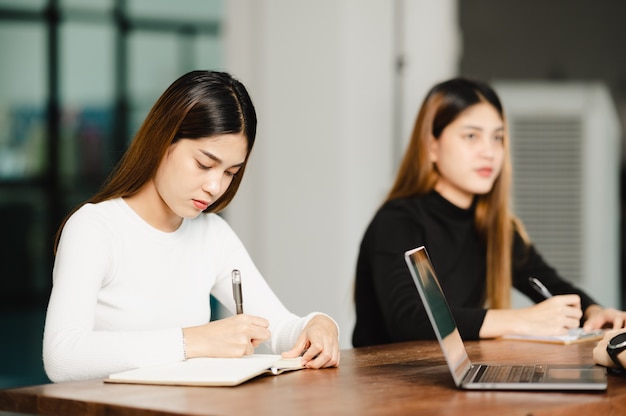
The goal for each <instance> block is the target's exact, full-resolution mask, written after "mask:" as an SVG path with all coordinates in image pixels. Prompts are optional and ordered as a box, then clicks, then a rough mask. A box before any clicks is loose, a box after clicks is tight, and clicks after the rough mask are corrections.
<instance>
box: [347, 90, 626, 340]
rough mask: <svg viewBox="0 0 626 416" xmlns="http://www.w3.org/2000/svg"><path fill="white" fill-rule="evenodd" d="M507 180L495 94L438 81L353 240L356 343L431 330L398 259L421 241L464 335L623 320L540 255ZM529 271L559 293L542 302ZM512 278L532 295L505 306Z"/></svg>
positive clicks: (546, 330) (556, 330) (547, 331)
mask: <svg viewBox="0 0 626 416" xmlns="http://www.w3.org/2000/svg"><path fill="white" fill-rule="evenodd" d="M510 183H511V163H510V159H509V140H508V134H507V131H506V120H505V117H504V113H503V109H502V106H501V104H500V100H499V98H498V96H497V95H496V93H495V92H494V91H493V90H492V89H491V88H490V87H489V86H488V85H486V84H484V83H481V82H476V81H470V80H467V79H463V78H456V79H452V80H449V81H446V82H442V83H440V84H437V85H435V86H434V87H433V88H432V89H431V91H430V92H429V93H428V95H427V96H426V98H425V100H424V103H423V104H422V107H421V109H420V111H419V113H418V116H417V119H416V122H415V126H414V129H413V134H412V137H411V141H410V143H409V146H408V148H407V151H406V153H405V155H404V159H403V161H402V163H401V166H400V169H399V172H398V175H397V177H396V180H395V183H394V185H393V188H392V189H391V191H390V192H389V195H388V197H387V199H386V201H385V203H384V204H383V205H382V207H381V208H380V209H379V210H378V212H377V213H376V215H375V216H374V218H373V220H372V222H371V223H370V225H369V227H368V228H367V231H366V232H365V235H364V237H363V240H362V243H361V247H360V253H359V258H358V262H357V273H356V286H355V302H356V318H357V319H356V326H355V328H354V333H353V337H352V343H353V345H354V346H355V347H359V346H366V345H374V344H382V343H388V342H397V341H406V340H413V339H431V338H434V333H433V331H432V327H431V325H430V321H429V320H428V318H427V316H426V312H425V310H424V307H423V305H422V303H421V300H420V299H419V296H418V295H417V291H416V289H415V285H414V283H413V280H412V278H411V276H410V273H409V269H408V268H407V266H406V263H405V261H404V252H405V251H407V250H409V249H412V248H415V247H417V246H420V245H424V246H426V248H427V249H428V252H429V255H430V257H431V260H432V262H433V265H434V267H435V270H436V272H437V276H438V278H439V281H440V284H441V286H442V289H443V291H444V293H445V294H446V298H447V300H448V302H449V304H450V307H451V309H452V313H453V315H454V318H455V320H456V322H457V325H458V327H459V331H460V333H461V336H462V337H463V338H465V339H479V338H491V337H497V336H501V335H507V334H535V335H559V334H564V333H566V332H567V330H568V329H569V328H575V327H578V326H580V325H581V324H582V325H584V328H585V329H586V330H591V329H597V328H601V327H603V326H611V327H614V328H622V327H623V326H624V321H625V319H626V313H624V312H622V311H618V310H616V309H613V308H602V307H601V306H599V305H598V304H597V302H595V301H594V300H593V299H592V298H591V297H589V296H588V295H587V294H585V293H584V292H583V291H581V290H580V289H577V288H576V287H574V286H572V285H571V284H570V283H568V282H566V281H564V280H563V279H562V278H561V277H560V276H559V275H558V274H557V272H556V270H554V269H553V268H552V267H550V266H549V265H548V264H547V263H546V262H545V261H544V260H543V259H542V257H541V256H540V255H539V253H538V252H537V251H536V250H535V248H534V246H533V245H532V244H531V242H530V240H529V238H528V236H527V235H526V232H525V230H524V227H523V225H522V224H521V222H520V221H519V219H518V218H516V217H515V216H514V214H513V213H512V212H511V209H510V206H509V193H510ZM529 276H534V277H536V278H538V279H539V280H541V282H542V283H543V284H544V285H545V286H546V287H547V288H548V290H549V291H550V292H551V293H553V294H555V295H557V296H554V297H552V298H550V299H547V300H545V299H544V298H543V297H542V296H541V295H540V294H539V293H537V292H535V291H534V290H533V289H532V288H531V286H530V285H529V283H528V277H529ZM511 287H515V288H517V289H518V290H520V291H521V292H522V293H524V294H525V295H527V296H528V297H530V298H531V299H532V300H533V301H534V302H537V303H536V304H535V305H533V306H530V307H527V308H521V309H511V299H510V298H511Z"/></svg>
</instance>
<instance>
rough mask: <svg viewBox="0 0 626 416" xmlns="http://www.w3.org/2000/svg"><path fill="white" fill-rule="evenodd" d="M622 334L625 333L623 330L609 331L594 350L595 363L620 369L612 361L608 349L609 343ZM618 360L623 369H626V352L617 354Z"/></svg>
mask: <svg viewBox="0 0 626 416" xmlns="http://www.w3.org/2000/svg"><path fill="white" fill-rule="evenodd" d="M621 333H624V330H623V329H617V330H612V331H607V332H606V333H605V334H604V337H603V338H602V339H601V340H600V341H598V344H596V346H595V347H594V349H593V361H594V362H595V363H596V364H599V365H602V366H604V367H609V368H619V366H618V365H617V363H616V362H614V361H613V360H612V359H611V357H610V356H609V354H608V352H607V350H606V349H607V345H608V343H609V341H610V340H611V339H613V337H615V336H616V335H619V334H621ZM617 360H618V361H619V362H620V363H621V367H622V368H626V350H625V351H622V352H620V353H619V354H617Z"/></svg>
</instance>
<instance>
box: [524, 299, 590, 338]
mask: <svg viewBox="0 0 626 416" xmlns="http://www.w3.org/2000/svg"><path fill="white" fill-rule="evenodd" d="M519 313H520V316H519V318H520V319H521V322H522V324H521V325H520V327H519V328H520V329H521V333H520V334H521V335H548V336H551V335H564V334H566V333H567V331H568V330H569V329H571V328H578V327H579V326H580V320H581V318H582V316H583V311H582V309H581V306H580V296H578V295H558V296H553V297H551V298H549V299H546V300H544V301H543V302H540V303H538V304H536V305H533V306H529V307H527V308H522V309H519Z"/></svg>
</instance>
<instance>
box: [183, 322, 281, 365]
mask: <svg viewBox="0 0 626 416" xmlns="http://www.w3.org/2000/svg"><path fill="white" fill-rule="evenodd" d="M268 327H269V322H268V320H267V319H265V318H261V317H259V316H253V315H246V314H240V315H235V316H231V317H228V318H224V319H219V320H217V321H213V322H209V323H207V324H204V325H199V326H193V327H187V328H183V336H184V337H185V347H186V356H187V358H194V357H243V356H244V355H250V354H252V353H253V352H254V349H255V348H256V347H257V346H258V345H259V344H261V343H263V342H264V341H266V340H268V339H269V337H270V335H271V334H270V331H269V329H268Z"/></svg>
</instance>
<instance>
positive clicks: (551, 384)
mask: <svg viewBox="0 0 626 416" xmlns="http://www.w3.org/2000/svg"><path fill="white" fill-rule="evenodd" d="M404 257H405V260H406V262H407V265H408V267H409V270H410V271H411V276H413V280H414V282H415V286H416V287H417V291H418V293H419V296H420V297H421V299H422V302H423V303H424V308H425V309H426V312H427V313H428V318H429V319H430V322H431V324H432V326H433V330H434V332H435V335H436V336H437V340H438V341H439V345H440V346H441V349H442V351H443V355H444V356H445V358H446V362H447V364H448V367H449V369H450V373H451V374H452V378H454V382H455V384H456V385H457V387H459V388H461V389H471V390H588V391H603V390H606V387H607V372H606V369H605V368H604V367H600V366H597V365H593V364H589V365H585V364H569V365H559V364H547V363H534V364H531V363H529V364H530V365H518V364H511V365H506V364H497V365H495V364H477V363H472V362H471V361H470V359H469V356H468V354H467V350H466V349H465V346H464V344H463V340H462V339H461V335H460V334H459V330H458V328H457V326H456V322H455V321H454V317H453V316H452V312H451V311H450V306H449V305H448V302H447V300H446V298H445V296H444V294H443V291H442V290H441V286H440V285H439V281H438V280H437V276H436V274H435V270H434V268H433V265H432V263H431V261H430V258H429V256H428V253H427V251H426V248H425V247H423V246H422V247H418V248H415V249H412V250H409V251H407V252H406V253H405V254H404ZM554 348H560V347H558V346H555V347H554Z"/></svg>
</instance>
